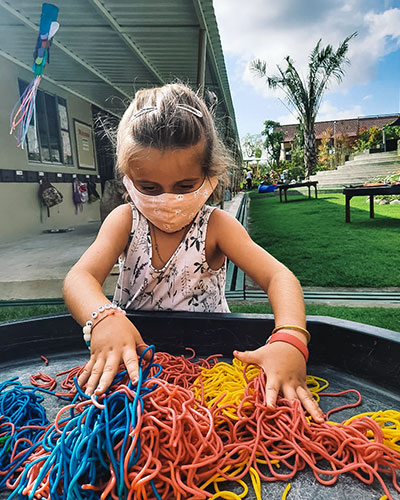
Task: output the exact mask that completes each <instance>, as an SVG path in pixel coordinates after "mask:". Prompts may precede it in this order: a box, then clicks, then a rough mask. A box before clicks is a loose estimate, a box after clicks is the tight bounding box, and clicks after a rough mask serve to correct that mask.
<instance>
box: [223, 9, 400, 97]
mask: <svg viewBox="0 0 400 500" xmlns="http://www.w3.org/2000/svg"><path fill="white" fill-rule="evenodd" d="M391 5H392V3H391V2H388V1H386V0H336V1H335V2H330V1H321V0H307V2H301V1H299V0H280V1H279V2H266V1H265V0H252V1H248V2H243V0H214V8H215V12H216V17H217V22H218V27H219V31H220V35H221V41H222V47H223V50H224V52H225V53H226V54H232V55H235V56H237V57H238V58H239V60H240V63H239V68H238V71H239V73H240V74H241V75H242V78H243V80H244V81H245V82H247V83H250V84H251V85H252V86H253V88H254V89H255V90H256V92H257V93H258V94H259V95H261V96H263V97H272V96H276V93H274V92H273V91H271V90H269V89H268V88H267V85H266V82H265V81H264V80H260V79H259V78H256V77H255V76H254V74H252V73H250V72H249V70H248V67H247V64H248V62H249V61H251V60H253V59H255V58H260V59H264V60H266V61H267V64H268V66H267V67H268V68H269V73H270V74H276V64H280V65H281V66H282V67H285V62H284V57H285V56H287V55H290V56H291V57H292V59H294V61H295V65H296V68H298V69H299V70H300V73H301V74H303V75H304V74H305V72H306V69H307V62H308V55H309V53H310V51H311V50H312V48H313V47H314V46H315V44H316V42H317V41H318V40H319V39H320V38H322V45H323V46H325V45H327V44H328V43H330V44H332V45H333V47H334V48H336V47H337V46H338V44H339V43H340V42H342V41H343V40H344V38H345V37H346V36H348V35H350V34H351V33H353V32H354V31H357V32H358V36H357V37H356V38H355V39H354V40H352V41H351V42H350V45H349V52H348V56H349V59H350V60H351V65H350V66H347V67H346V75H345V77H344V79H343V82H342V84H341V85H340V87H337V85H336V84H332V85H331V88H330V91H332V92H333V91H337V90H338V89H340V91H346V89H348V88H350V87H352V86H354V85H359V84H363V83H367V82H368V81H370V80H371V79H372V78H374V76H375V71H376V66H377V62H378V61H379V60H380V58H382V57H384V56H385V55H387V54H389V53H391V52H393V51H395V50H397V49H398V48H399V47H400V9H399V8H392V7H391ZM385 9H386V10H385Z"/></svg>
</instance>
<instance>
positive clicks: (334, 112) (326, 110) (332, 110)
mask: <svg viewBox="0 0 400 500" xmlns="http://www.w3.org/2000/svg"><path fill="white" fill-rule="evenodd" d="M362 114H363V112H362V107H361V106H360V105H359V104H356V105H354V106H352V107H351V108H348V109H340V108H338V107H336V106H334V105H332V104H330V103H329V101H327V100H325V101H323V103H322V104H321V107H320V110H319V113H318V116H317V121H318V122H323V121H328V120H344V119H346V118H356V117H357V116H362Z"/></svg>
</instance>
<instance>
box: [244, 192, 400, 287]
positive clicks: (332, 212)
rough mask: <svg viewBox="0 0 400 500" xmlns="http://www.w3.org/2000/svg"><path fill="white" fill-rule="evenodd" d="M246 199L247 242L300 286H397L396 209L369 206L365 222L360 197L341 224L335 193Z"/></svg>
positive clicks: (399, 239)
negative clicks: (277, 263) (371, 214)
mask: <svg viewBox="0 0 400 500" xmlns="http://www.w3.org/2000/svg"><path fill="white" fill-rule="evenodd" d="M250 197H251V205H250V234H251V236H252V238H253V239H254V240H255V241H256V242H257V243H258V244H259V245H261V246H262V247H263V248H265V249H266V250H267V251H268V252H269V253H271V254H272V255H273V256H274V257H276V258H277V259H278V260H280V261H281V262H283V263H284V264H285V265H286V266H287V267H288V268H289V269H290V270H291V271H293V273H294V274H295V275H296V276H297V277H298V279H299V280H300V282H301V284H302V285H303V286H329V287H340V286H344V287H391V286H392V287H393V286H396V287H399V286H400V272H399V268H400V257H399V255H400V252H399V247H400V205H377V204H375V219H370V218H369V203H366V197H363V196H359V197H355V198H352V200H351V223H350V224H346V223H345V197H344V195H343V194H341V193H330V194H319V196H318V199H317V200H316V199H314V198H312V199H311V200H309V199H308V196H303V195H301V194H298V193H295V192H291V191H288V202H287V203H280V202H279V196H271V195H258V193H251V195H250Z"/></svg>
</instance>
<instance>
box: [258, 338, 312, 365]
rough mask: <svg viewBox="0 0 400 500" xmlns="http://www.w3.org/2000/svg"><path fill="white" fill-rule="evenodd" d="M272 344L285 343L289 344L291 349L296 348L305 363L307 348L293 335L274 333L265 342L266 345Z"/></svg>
mask: <svg viewBox="0 0 400 500" xmlns="http://www.w3.org/2000/svg"><path fill="white" fill-rule="evenodd" d="M274 342H286V343H287V344H291V345H292V346H293V347H296V348H297V349H298V350H299V351H300V352H301V354H302V355H303V356H304V359H305V360H306V363H307V361H308V349H307V346H306V345H305V344H304V343H303V342H302V341H301V340H300V339H298V338H297V337H295V336H294V335H291V334H290V333H274V334H273V335H271V336H270V338H269V339H268V340H267V344H273V343H274Z"/></svg>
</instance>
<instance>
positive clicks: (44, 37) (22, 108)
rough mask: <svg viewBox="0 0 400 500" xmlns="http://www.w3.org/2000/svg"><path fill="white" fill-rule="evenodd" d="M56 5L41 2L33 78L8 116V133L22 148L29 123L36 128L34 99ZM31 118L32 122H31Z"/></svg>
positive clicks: (46, 58) (47, 52) (45, 60)
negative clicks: (14, 134)
mask: <svg viewBox="0 0 400 500" xmlns="http://www.w3.org/2000/svg"><path fill="white" fill-rule="evenodd" d="M57 17H58V7H57V6H56V5H53V4H51V3H43V4H42V14H41V16H40V28H39V35H38V38H37V42H36V47H35V50H34V52H33V66H32V71H33V72H34V73H35V78H34V79H33V80H32V81H31V82H30V83H29V85H28V86H27V87H26V89H25V91H24V92H23V94H22V95H21V97H20V99H19V100H18V101H17V103H16V104H15V106H14V108H13V110H12V112H11V116H10V134H12V133H13V132H14V131H15V132H16V138H17V144H18V147H20V148H22V149H23V148H24V144H25V140H26V136H27V134H28V129H29V126H30V125H33V127H34V130H36V112H35V101H36V95H37V91H38V87H39V85H40V80H41V78H42V75H43V71H44V68H45V66H46V64H48V63H49V62H50V46H51V44H52V39H53V37H54V35H55V34H56V33H57V31H58V29H59V27H60V25H59V23H58V22H57ZM32 119H33V123H31V122H32Z"/></svg>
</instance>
